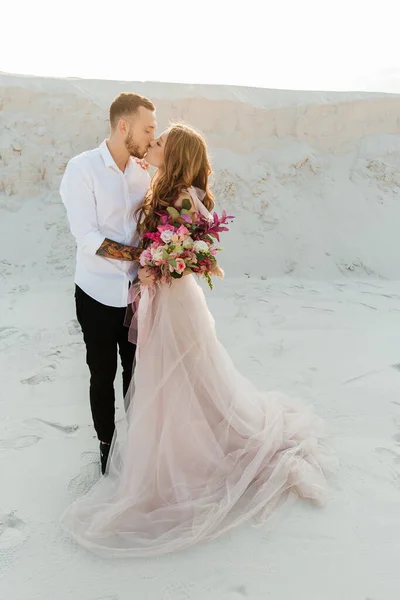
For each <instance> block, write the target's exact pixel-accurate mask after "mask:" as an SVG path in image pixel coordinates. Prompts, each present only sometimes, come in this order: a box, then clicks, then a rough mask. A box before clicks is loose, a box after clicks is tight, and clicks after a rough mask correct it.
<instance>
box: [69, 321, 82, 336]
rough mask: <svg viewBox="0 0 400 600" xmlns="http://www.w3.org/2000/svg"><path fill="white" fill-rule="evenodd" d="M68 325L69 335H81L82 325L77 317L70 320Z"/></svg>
mask: <svg viewBox="0 0 400 600" xmlns="http://www.w3.org/2000/svg"><path fill="white" fill-rule="evenodd" d="M67 327H68V333H69V335H79V334H80V333H81V326H80V325H79V323H78V321H77V320H76V319H72V321H69V323H68V325H67Z"/></svg>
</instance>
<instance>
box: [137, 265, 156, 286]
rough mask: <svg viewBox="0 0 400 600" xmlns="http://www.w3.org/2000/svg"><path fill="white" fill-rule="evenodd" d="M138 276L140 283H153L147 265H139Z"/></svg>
mask: <svg viewBox="0 0 400 600" xmlns="http://www.w3.org/2000/svg"><path fill="white" fill-rule="evenodd" d="M138 278H139V281H140V285H151V284H153V283H154V277H153V275H152V273H151V269H149V268H148V267H139V270H138Z"/></svg>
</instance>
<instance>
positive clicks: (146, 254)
mask: <svg viewBox="0 0 400 600" xmlns="http://www.w3.org/2000/svg"><path fill="white" fill-rule="evenodd" d="M151 259H152V256H151V250H149V249H147V250H143V252H142V254H141V255H140V258H139V262H140V265H141V266H142V267H145V266H146V261H151Z"/></svg>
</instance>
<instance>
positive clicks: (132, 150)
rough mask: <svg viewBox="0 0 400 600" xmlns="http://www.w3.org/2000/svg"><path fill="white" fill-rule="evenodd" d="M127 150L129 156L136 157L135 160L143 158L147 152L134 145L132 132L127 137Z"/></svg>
mask: <svg viewBox="0 0 400 600" xmlns="http://www.w3.org/2000/svg"><path fill="white" fill-rule="evenodd" d="M125 148H126V149H127V150H128V152H129V154H130V155H131V156H134V157H135V158H143V157H144V155H145V154H146V151H145V152H142V150H141V149H140V148H139V146H138V145H137V144H135V143H134V141H133V135H132V133H131V132H129V133H128V135H127V137H126V140H125Z"/></svg>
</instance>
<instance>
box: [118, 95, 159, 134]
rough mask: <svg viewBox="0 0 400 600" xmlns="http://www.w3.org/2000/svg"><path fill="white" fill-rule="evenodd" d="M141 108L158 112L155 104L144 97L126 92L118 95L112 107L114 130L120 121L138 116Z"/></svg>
mask: <svg viewBox="0 0 400 600" xmlns="http://www.w3.org/2000/svg"><path fill="white" fill-rule="evenodd" d="M141 106H144V108H147V109H148V110H152V111H154V110H156V107H155V106H154V104H153V103H152V102H151V101H150V100H149V99H148V98H145V97H144V96H140V95H139V94H131V93H126V92H122V93H121V94H118V96H117V97H116V98H114V100H113V101H112V103H111V106H110V125H111V128H112V129H114V127H116V125H117V123H118V121H119V119H123V118H124V117H128V116H131V115H134V114H136V113H137V111H138V110H139V108H140V107H141Z"/></svg>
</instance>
